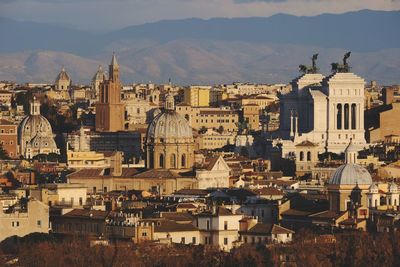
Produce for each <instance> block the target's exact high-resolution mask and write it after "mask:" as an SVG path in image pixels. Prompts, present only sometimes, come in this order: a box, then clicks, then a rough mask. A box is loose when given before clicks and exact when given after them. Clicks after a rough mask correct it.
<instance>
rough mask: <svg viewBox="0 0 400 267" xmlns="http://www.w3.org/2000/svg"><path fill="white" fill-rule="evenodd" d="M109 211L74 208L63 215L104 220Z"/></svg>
mask: <svg viewBox="0 0 400 267" xmlns="http://www.w3.org/2000/svg"><path fill="white" fill-rule="evenodd" d="M108 214H109V212H108V211H101V210H87V209H74V210H71V211H70V212H68V213H66V214H64V215H63V217H70V218H85V219H89V218H90V219H101V220H104V219H105V218H106V217H107V216H108Z"/></svg>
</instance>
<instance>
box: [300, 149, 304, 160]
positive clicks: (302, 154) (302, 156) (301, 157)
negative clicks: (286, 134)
mask: <svg viewBox="0 0 400 267" xmlns="http://www.w3.org/2000/svg"><path fill="white" fill-rule="evenodd" d="M303 160H304V152H303V151H300V161H303Z"/></svg>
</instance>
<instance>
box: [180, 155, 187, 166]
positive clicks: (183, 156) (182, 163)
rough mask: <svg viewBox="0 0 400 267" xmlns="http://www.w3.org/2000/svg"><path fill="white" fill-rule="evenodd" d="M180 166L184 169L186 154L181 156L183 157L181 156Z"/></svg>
mask: <svg viewBox="0 0 400 267" xmlns="http://www.w3.org/2000/svg"><path fill="white" fill-rule="evenodd" d="M181 166H182V167H183V168H185V167H186V154H183V155H182V158H181Z"/></svg>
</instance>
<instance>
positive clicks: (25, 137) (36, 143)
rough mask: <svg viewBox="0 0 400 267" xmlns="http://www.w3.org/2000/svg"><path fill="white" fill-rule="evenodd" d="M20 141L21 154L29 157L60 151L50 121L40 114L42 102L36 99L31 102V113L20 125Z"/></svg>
mask: <svg viewBox="0 0 400 267" xmlns="http://www.w3.org/2000/svg"><path fill="white" fill-rule="evenodd" d="M18 143H19V145H20V151H21V155H24V156H25V157H27V158H31V157H33V156H35V155H37V154H40V153H46V152H47V153H57V154H58V153H59V152H58V149H57V145H56V142H55V141H54V138H53V130H52V129H51V125H50V122H49V121H48V120H47V119H46V118H45V117H43V116H42V115H40V103H39V102H38V101H36V99H34V101H33V103H31V114H30V115H28V116H26V117H25V118H24V119H23V120H22V121H21V123H20V124H19V126H18Z"/></svg>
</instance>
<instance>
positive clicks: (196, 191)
mask: <svg viewBox="0 0 400 267" xmlns="http://www.w3.org/2000/svg"><path fill="white" fill-rule="evenodd" d="M172 194H173V195H193V196H206V195H208V194H209V193H208V192H207V191H206V190H202V189H181V190H178V191H176V192H174V193H172Z"/></svg>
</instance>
